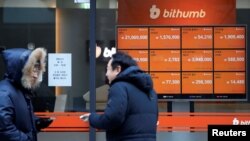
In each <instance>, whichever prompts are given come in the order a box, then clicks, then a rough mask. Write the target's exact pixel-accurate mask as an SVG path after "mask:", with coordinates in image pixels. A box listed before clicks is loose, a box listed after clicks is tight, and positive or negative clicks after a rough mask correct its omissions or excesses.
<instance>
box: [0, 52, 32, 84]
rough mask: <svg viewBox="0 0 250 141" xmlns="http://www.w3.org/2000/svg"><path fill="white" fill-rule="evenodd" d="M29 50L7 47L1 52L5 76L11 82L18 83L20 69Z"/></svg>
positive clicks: (20, 74)
mask: <svg viewBox="0 0 250 141" xmlns="http://www.w3.org/2000/svg"><path fill="white" fill-rule="evenodd" d="M30 53H31V50H28V49H23V48H14V49H7V50H4V51H3V52H2V54H3V59H4V62H5V65H6V69H7V70H6V73H5V77H7V78H9V79H10V80H11V81H12V82H17V83H20V81H21V77H22V69H23V67H24V65H25V63H26V62H27V60H28V58H29V55H30Z"/></svg>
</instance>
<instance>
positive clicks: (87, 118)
mask: <svg viewBox="0 0 250 141" xmlns="http://www.w3.org/2000/svg"><path fill="white" fill-rule="evenodd" d="M89 116H90V113H87V114H83V115H81V116H80V119H82V120H83V121H86V122H87V121H89Z"/></svg>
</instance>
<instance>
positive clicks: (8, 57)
mask: <svg viewBox="0 0 250 141" xmlns="http://www.w3.org/2000/svg"><path fill="white" fill-rule="evenodd" d="M2 55H3V60H4V62H5V65H6V70H7V71H6V73H5V76H4V79H3V80H2V81H0V140H1V141H37V135H36V134H37V129H36V126H37V125H38V124H40V122H41V121H42V120H40V118H38V117H35V115H34V113H33V106H32V104H31V99H30V96H31V94H32V90H34V89H35V88H37V87H38V86H39V84H40V82H41V80H42V79H41V78H42V75H43V73H44V72H45V61H46V60H45V58H46V50H45V49H43V48H37V49H34V50H28V49H22V48H15V49H7V50H3V51H2Z"/></svg>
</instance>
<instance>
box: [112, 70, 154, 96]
mask: <svg viewBox="0 0 250 141" xmlns="http://www.w3.org/2000/svg"><path fill="white" fill-rule="evenodd" d="M118 81H125V82H128V83H131V84H133V85H135V86H136V87H137V88H139V89H140V90H142V91H144V92H145V93H149V92H150V91H151V90H152V89H153V81H152V79H151V77H150V75H149V74H147V73H144V72H143V71H142V70H140V69H139V67H137V66H131V67H128V68H127V69H126V70H124V71H123V72H121V73H119V74H118V75H117V77H116V78H115V79H114V80H113V81H112V83H111V85H113V84H114V83H116V82H118Z"/></svg>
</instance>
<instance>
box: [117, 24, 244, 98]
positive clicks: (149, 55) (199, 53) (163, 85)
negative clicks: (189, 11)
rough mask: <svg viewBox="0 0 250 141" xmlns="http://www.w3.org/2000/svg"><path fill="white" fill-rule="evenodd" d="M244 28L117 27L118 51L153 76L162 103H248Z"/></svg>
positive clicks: (241, 26)
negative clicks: (173, 101)
mask: <svg viewBox="0 0 250 141" xmlns="http://www.w3.org/2000/svg"><path fill="white" fill-rule="evenodd" d="M246 30H247V27H246V26H245V25H231V26H229V25H226V26H117V49H118V50H121V51H125V52H127V53H128V54H130V55H131V56H132V57H133V58H134V59H135V60H136V61H137V62H138V64H139V66H140V67H141V69H142V70H144V71H145V72H147V73H149V74H150V75H151V77H152V80H153V83H154V88H155V90H156V92H157V94H158V98H159V99H163V100H164V99H165V100H180V99H184V100H190V101H195V100H235V101H245V100H247V67H246V64H247V56H248V55H247V47H246V45H247V41H246V36H247V35H246Z"/></svg>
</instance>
